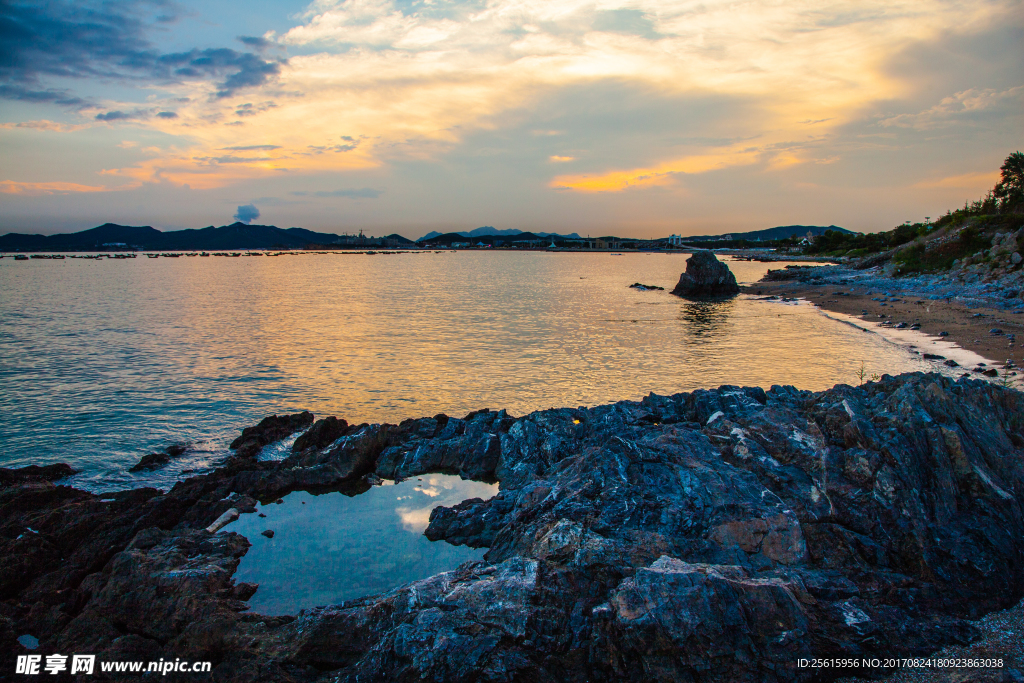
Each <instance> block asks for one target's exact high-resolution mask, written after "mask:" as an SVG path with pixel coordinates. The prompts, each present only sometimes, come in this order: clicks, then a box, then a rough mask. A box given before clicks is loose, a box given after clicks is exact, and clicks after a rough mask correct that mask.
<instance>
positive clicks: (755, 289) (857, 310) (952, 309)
mask: <svg viewBox="0 0 1024 683" xmlns="http://www.w3.org/2000/svg"><path fill="white" fill-rule="evenodd" d="M742 291H743V292H744V293H746V294H750V295H754V296H762V297H764V296H778V297H789V298H800V299H804V300H806V301H808V302H810V303H812V304H814V305H815V306H817V307H818V308H820V309H822V310H824V311H828V312H830V313H834V314H838V315H839V316H842V318H843V319H846V320H847V321H858V322H859V323H861V324H863V325H864V326H866V327H868V328H870V329H872V330H873V331H877V332H879V333H882V334H884V335H886V336H888V337H890V338H893V339H897V340H900V341H901V342H902V339H901V338H900V337H901V335H900V334H899V333H900V332H902V331H903V330H901V329H895V328H894V327H893V326H894V325H896V324H898V323H900V322H903V323H906V325H907V328H906V329H907V330H908V331H909V328H910V326H911V325H913V324H915V323H917V324H920V330H919V332H920V333H921V334H922V335H926V336H927V337H930V338H931V339H929V340H928V341H929V343H928V346H932V345H933V344H934V345H935V347H936V348H944V349H946V350H948V351H951V353H952V352H953V349H952V347H951V346H950V345H951V344H955V345H956V346H957V347H960V348H961V349H964V350H966V351H969V352H971V353H973V354H976V355H977V356H978V357H980V358H982V359H987V360H984V361H983V362H985V363H988V365H989V366H993V365H995V366H996V367H998V368H1000V369H1002V368H1007V369H1009V370H1010V371H1013V370H1014V366H1016V367H1019V366H1022V365H1024V355H1022V352H1021V346H1020V345H1018V344H1016V337H1017V336H1019V335H1021V333H1022V332H1024V311H1021V309H1015V310H1018V311H1021V312H1015V311H1014V310H1006V309H1001V308H997V307H995V306H993V305H989V306H985V305H977V304H975V303H974V302H965V301H958V300H955V299H946V298H943V299H930V298H927V297H925V296H922V295H921V294H918V293H915V292H913V291H907V290H901V289H898V288H897V287H892V288H886V289H884V290H883V289H880V288H878V287H865V286H858V285H853V286H850V285H849V284H832V283H823V284H813V283H809V282H799V281H782V282H770V281H769V282H766V281H763V280H762V281H761V282H757V283H754V284H751V285H747V286H745V287H742ZM840 292H841V294H840ZM888 294H892V295H893V296H892V297H890V296H888ZM883 297H884V298H885V299H886V301H875V300H873V299H878V298H883ZM893 299H897V301H893ZM882 304H885V305H884V306H883V305H882ZM886 322H889V323H891V325H889V326H886V325H884V323H886ZM992 329H999V330H1001V331H1002V333H1001V334H992V333H991V330H992ZM941 332H946V333H947V335H943V336H940V334H939V333H941ZM1011 335H1013V336H1012V337H1011ZM921 348H922V350H924V347H923V346H922V347H921ZM928 352H929V353H932V351H928ZM939 353H941V352H939ZM942 355H946V356H947V357H949V358H953V355H951V354H942ZM1007 361H1012V363H1013V366H1010V365H1009V364H1008V363H1007ZM958 362H959V363H960V365H964V363H963V362H960V361H958ZM969 362H977V360H976V359H970V360H969ZM971 369H972V368H969V367H965V371H969V370H971Z"/></svg>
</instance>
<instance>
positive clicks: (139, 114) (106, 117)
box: [96, 109, 151, 121]
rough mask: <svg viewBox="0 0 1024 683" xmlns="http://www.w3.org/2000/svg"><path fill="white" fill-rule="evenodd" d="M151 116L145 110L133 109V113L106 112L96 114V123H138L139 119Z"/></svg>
mask: <svg viewBox="0 0 1024 683" xmlns="http://www.w3.org/2000/svg"><path fill="white" fill-rule="evenodd" d="M150 114H151V112H150V111H148V110H145V109H135V110H133V111H120V110H115V111H107V112H101V113H99V114H96V120H97V121H138V120H139V119H145V118H148V117H149V115H150Z"/></svg>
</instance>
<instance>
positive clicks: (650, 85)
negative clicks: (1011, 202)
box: [0, 0, 1024, 237]
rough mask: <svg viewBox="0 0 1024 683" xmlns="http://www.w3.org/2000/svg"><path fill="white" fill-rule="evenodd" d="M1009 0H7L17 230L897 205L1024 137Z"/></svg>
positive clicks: (899, 209) (794, 219)
mask: <svg viewBox="0 0 1024 683" xmlns="http://www.w3.org/2000/svg"><path fill="white" fill-rule="evenodd" d="M1022 7H1024V5H1022V4H1021V3H1020V2H1019V1H1015V0H976V1H974V2H969V3H968V2H964V3H959V2H951V1H949V0H914V1H913V2H910V1H900V0H891V1H888V2H881V1H878V2H875V1H872V0H860V1H857V2H852V1H851V2H844V1H835V2H812V1H803V2H800V1H796V2H786V3H778V2H769V1H766V0H737V1H729V2H725V1H724V0H723V1H716V0H705V1H704V2H680V1H677V0H674V1H672V2H668V1H667V0H632V1H629V2H619V1H608V2H592V1H582V0H578V1H577V0H545V1H541V0H473V1H471V2H454V1H451V0H399V1H396V0H317V1H316V2H313V3H312V4H310V3H303V2H272V1H271V0H257V1H255V2H250V3H246V4H245V5H244V9H240V6H239V5H238V4H237V3H230V4H229V3H227V2H218V1H212V2H195V1H192V0H190V1H188V2H170V1H166V2H164V1H159V0H157V1H154V2H127V1H125V0H106V1H105V2H99V1H95V0H82V1H80V2H74V3H69V2H45V1H44V2H18V1H15V2H8V3H6V4H4V5H3V6H2V7H0V155H2V159H3V164H2V169H3V170H2V174H0V221H2V224H0V231H2V232H8V231H16V232H41V233H53V232H64V231H69V230H78V229H84V228H88V227H92V226H95V225H97V224H99V223H102V222H106V221H112V222H118V223H124V224H134V225H142V224H148V225H153V226H155V227H158V228H162V229H177V228H186V227H202V226H205V225H211V224H213V225H221V224H225V223H228V222H231V221H232V220H233V218H232V216H233V215H234V213H235V211H236V209H237V207H238V206H239V205H243V204H252V205H254V206H256V207H257V208H258V209H259V211H260V214H261V215H260V218H259V219H258V222H261V223H272V224H275V225H279V226H282V227H289V226H293V225H294V226H302V227H306V228H310V229H314V230H326V231H331V232H345V231H348V232H353V231H357V230H359V229H365V230H367V231H368V232H369V233H371V234H383V233H391V232H399V233H401V234H404V235H406V236H409V237H419V236H420V235H422V234H423V233H425V232H427V231H429V230H435V229H436V230H463V229H472V228H475V227H478V226H480V225H493V226H495V227H498V228H519V229H522V230H545V231H564V232H572V231H576V232H580V233H582V234H610V233H614V234H619V235H623V236H640V237H657V236H664V235H667V234H670V233H680V234H684V235H686V234H705V233H711V232H730V231H739V230H752V229H760V228H765V227H770V226H772V225H780V224H791V223H803V224H824V225H828V224H837V225H842V226H844V227H848V228H851V229H855V230H862V231H874V230H884V229H888V228H891V227H892V226H893V225H896V224H898V223H901V222H903V221H904V220H920V219H923V218H924V217H925V216H937V215H939V214H940V213H941V212H944V211H945V210H946V209H948V208H954V207H955V206H957V205H959V204H962V203H963V201H964V200H966V199H974V198H977V197H978V196H980V195H982V194H984V192H985V191H986V190H987V189H989V188H990V187H991V186H992V185H993V184H994V182H995V180H996V178H997V173H998V168H999V165H1000V163H1001V162H1002V160H1003V158H1004V157H1005V156H1006V155H1007V154H1008V153H1009V152H1012V151H1015V150H1017V149H1021V148H1024V144H1022V142H1024V140H1022V138H1024V47H1022V46H1024V18H1022V12H1024V9H1022Z"/></svg>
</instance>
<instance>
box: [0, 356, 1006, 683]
mask: <svg viewBox="0 0 1024 683" xmlns="http://www.w3.org/2000/svg"><path fill="white" fill-rule="evenodd" d="M1022 401H1024V396H1022V394H1021V393H1020V392H1016V391H1012V390H1008V389H1005V388H1002V387H999V386H996V385H993V384H992V383H989V382H981V381H977V380H974V379H965V380H960V381H953V380H952V379H951V378H949V377H943V376H940V375H937V374H924V373H910V374H906V375H901V376H898V377H891V376H888V375H886V376H883V377H882V378H881V379H880V380H879V381H877V382H874V381H872V382H867V383H865V384H864V385H862V386H857V387H854V386H849V385H839V386H836V387H834V388H832V389H829V390H826V391H820V392H810V391H802V390H799V389H797V388H795V387H779V386H776V387H772V388H771V389H769V390H768V391H765V390H763V389H759V388H757V387H747V388H741V387H733V386H724V387H720V388H719V389H713V390H697V391H693V392H689V393H680V394H674V395H671V396H659V395H655V394H651V395H649V396H648V397H646V398H645V399H643V400H642V401H621V402H618V403H614V404H607V405H601V406H594V407H590V408H585V407H580V408H558V409H549V410H542V411H537V412H534V413H530V414H528V415H524V416H523V417H519V418H516V417H512V416H510V415H508V414H507V413H506V412H505V411H500V412H493V411H489V410H480V411H474V412H472V413H470V414H468V415H466V416H465V417H464V418H461V419H459V418H450V417H447V416H445V415H437V416H435V417H434V418H420V419H417V420H406V421H403V422H402V423H401V424H398V425H394V424H362V425H349V424H347V423H346V422H345V421H344V420H338V419H335V418H325V419H321V420H318V421H315V422H314V417H313V415H311V414H309V413H301V414H296V415H290V416H280V417H278V416H273V417H268V418H266V419H264V420H263V421H262V422H260V424H258V425H255V426H253V427H249V428H247V429H245V430H243V432H242V435H241V436H240V437H239V439H237V440H236V442H235V443H233V444H232V445H233V446H234V447H235V455H234V456H232V457H231V458H229V459H228V460H227V461H226V462H224V463H223V464H222V466H221V467H220V468H218V469H217V470H216V471H214V472H211V473H209V474H205V475H200V476H195V477H192V478H190V479H187V480H185V481H182V482H180V483H179V484H178V485H176V486H175V487H174V488H173V489H172V490H170V491H168V492H166V493H162V492H160V491H157V490H155V489H151V488H149V489H147V488H142V489H135V490H131V491H122V492H119V493H108V494H101V495H95V494H91V493H88V492H84V491H79V490H76V489H73V488H70V487H66V486H61V485H60V480H61V479H62V478H63V477H66V476H67V470H68V468H66V466H65V467H64V468H61V467H55V468H29V469H27V470H0V532H2V533H0V551H2V552H0V569H3V570H4V571H0V589H2V590H0V594H2V595H3V602H2V605H3V612H2V613H0V644H2V645H3V647H0V652H4V653H5V654H3V655H2V656H0V664H2V665H3V666H5V667H13V666H14V663H13V659H14V656H13V655H14V653H25V652H28V651H29V650H28V648H29V646H27V645H23V643H24V642H26V637H30V638H31V640H33V641H38V645H35V646H32V648H33V649H35V650H36V651H38V652H40V653H41V654H46V655H48V654H49V653H51V652H63V651H65V650H67V651H70V652H92V653H96V654H97V656H98V658H99V660H100V661H110V660H127V659H132V660H148V661H156V660H157V659H158V658H162V659H164V660H167V661H170V660H172V659H173V658H186V659H188V660H189V661H211V662H212V663H213V665H214V668H213V678H214V679H215V680H220V681H238V682H239V683H241V682H242V681H249V680H255V679H256V678H259V679H260V680H274V681H282V682H283V681H292V682H306V681H308V682H309V683H314V682H315V681H321V680H325V678H326V677H331V678H332V679H336V680H345V681H355V680H419V679H430V680H438V681H463V680H470V679H476V678H479V677H482V676H484V675H485V674H486V675H490V676H491V677H492V678H496V679H498V680H516V679H518V680H564V681H567V682H577V683H583V682H584V681H587V680H619V679H622V678H624V677H630V676H631V674H632V673H635V672H638V671H650V670H652V669H654V668H657V667H661V668H662V670H663V671H664V678H665V680H669V679H675V680H679V679H683V678H685V677H686V676H689V675H690V674H692V672H694V671H698V672H707V675H702V676H700V677H699V680H708V681H711V680H713V681H726V680H754V679H758V680H779V681H805V680H808V679H809V673H810V671H808V670H801V669H800V668H799V666H798V665H797V662H798V661H800V660H802V659H808V658H838V657H856V658H858V659H859V658H864V657H867V658H879V657H889V656H899V657H915V656H917V657H920V656H925V655H928V654H929V653H932V652H935V651H937V650H939V649H940V648H942V647H944V646H949V645H955V644H959V643H963V642H966V641H969V640H971V639H973V638H974V637H976V636H977V635H979V630H981V631H984V629H979V628H978V626H977V625H975V624H974V623H973V622H974V621H976V620H977V619H979V618H981V617H983V616H985V615H986V614H989V613H995V612H997V611H998V610H1000V609H1006V608H1008V607H1011V606H1012V605H1014V604H1016V603H1018V601H1019V600H1020V598H1021V596H1022V595H1024V565H1021V564H1020V563H1018V562H1016V561H1015V558H1017V557H1019V556H1020V555H1021V554H1022V553H1024V540H1021V539H1024V516H1022V515H1021V512H1020V510H1021V505H1020V503H1021V499H1020V494H1019V493H1016V492H1017V491H1021V490H1024V486H1022V485H1021V484H1020V477H1021V474H1020V471H1019V467H1018V463H1019V460H1020V457H1021V453H1022V452H1024V451H1022V449H1024V432H1022V431H1021V424H1020V421H1019V415H1020V414H1021V410H1022V409H1024V406H1022ZM299 432H302V433H301V435H300V436H299V438H297V439H296V440H295V441H294V442H293V446H292V448H291V449H290V451H291V453H290V455H289V456H288V457H287V458H286V459H285V460H282V461H261V460H259V459H258V458H257V454H258V452H259V451H260V450H261V449H263V448H266V447H268V446H271V445H272V444H275V443H278V442H281V441H282V440H284V439H287V438H289V437H290V436H291V435H295V434H297V433H299ZM923 433H928V434H929V438H921V435H922V434H923ZM442 471H443V472H449V473H458V474H459V475H461V476H462V477H463V478H465V479H471V480H475V481H498V482H500V485H501V486H500V490H499V493H498V494H497V495H496V496H494V497H493V498H491V499H488V500H482V499H480V498H473V499H470V500H466V501H463V502H461V503H459V504H458V505H455V506H453V507H439V508H436V509H435V510H434V511H433V513H432V514H431V515H430V519H429V525H428V528H427V531H426V536H427V538H428V539H430V540H433V541H447V542H449V543H452V544H455V545H467V546H470V547H475V548H487V553H486V555H485V559H484V561H482V562H469V563H466V564H463V565H461V566H460V567H459V568H458V569H456V570H454V571H450V572H446V573H442V574H438V575H435V576H432V577H424V578H423V579H421V580H418V581H414V582H413V583H410V584H406V585H403V586H397V587H395V588H394V589H392V590H390V591H387V592H384V593H381V594H377V595H371V596H367V597H364V598H356V599H353V600H349V601H346V602H343V603H340V604H337V605H330V606H323V607H316V608H313V609H307V610H303V611H301V612H298V613H297V614H295V615H294V616H292V615H287V616H276V617H275V616H267V615H261V614H257V613H254V611H253V610H251V609H249V608H248V606H247V604H246V602H247V601H248V599H249V598H250V597H252V595H253V594H254V593H255V592H256V591H257V590H258V588H259V587H258V586H257V585H256V584H252V583H245V582H243V581H239V580H237V577H235V578H233V577H234V575H235V571H236V569H237V568H238V564H239V558H241V557H242V556H243V555H245V554H246V552H247V551H248V549H249V547H250V542H249V541H248V540H247V539H246V537H244V536H242V535H239V534H237V533H234V532H233V531H232V530H231V528H230V527H229V528H225V525H226V524H229V523H230V522H231V521H232V520H234V519H237V518H238V517H239V516H240V515H245V514H254V513H257V508H256V503H257V501H261V502H263V503H267V502H275V501H276V500H277V499H278V498H280V497H281V496H283V495H285V494H286V493H288V492H290V491H300V490H303V491H310V492H325V491H327V490H342V491H348V492H349V494H358V493H359V492H360V491H366V490H369V489H370V488H371V487H373V486H376V485H380V484H381V482H382V480H400V479H408V478H410V477H418V476H421V475H424V474H428V473H432V472H442ZM736 614H750V615H751V617H750V618H748V619H743V620H740V621H737V620H735V615H736ZM694 624H700V628H696V629H695V628H694ZM19 639H20V640H19ZM438 643H443V644H444V645H443V646H442V647H438V646H437V644H438ZM1008 659H1009V663H1010V664H1012V665H1013V666H1019V665H1020V661H1019V660H1018V659H1017V658H1016V657H1011V656H1009V655H1008ZM666 667H667V668H666ZM873 673H881V672H879V671H875V672H873ZM168 680H172V679H168Z"/></svg>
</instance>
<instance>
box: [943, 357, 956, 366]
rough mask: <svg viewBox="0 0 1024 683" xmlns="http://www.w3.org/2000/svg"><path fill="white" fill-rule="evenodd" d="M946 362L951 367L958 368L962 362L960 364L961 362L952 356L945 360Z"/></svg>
mask: <svg viewBox="0 0 1024 683" xmlns="http://www.w3.org/2000/svg"><path fill="white" fill-rule="evenodd" d="M944 364H945V365H947V366H948V367H951V368H956V367H960V364H959V363H957V362H956V361H955V360H953V359H952V358H950V359H949V360H947V361H946V362H945V363H944Z"/></svg>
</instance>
